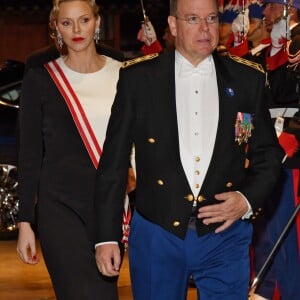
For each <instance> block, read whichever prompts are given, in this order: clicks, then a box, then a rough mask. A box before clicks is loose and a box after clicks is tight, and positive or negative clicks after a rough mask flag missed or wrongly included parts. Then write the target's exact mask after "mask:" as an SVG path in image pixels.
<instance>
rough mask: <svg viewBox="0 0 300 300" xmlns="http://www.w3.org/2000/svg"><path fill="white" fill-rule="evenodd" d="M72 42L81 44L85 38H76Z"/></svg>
mask: <svg viewBox="0 0 300 300" xmlns="http://www.w3.org/2000/svg"><path fill="white" fill-rule="evenodd" d="M72 41H73V42H81V41H83V38H82V37H75V38H72Z"/></svg>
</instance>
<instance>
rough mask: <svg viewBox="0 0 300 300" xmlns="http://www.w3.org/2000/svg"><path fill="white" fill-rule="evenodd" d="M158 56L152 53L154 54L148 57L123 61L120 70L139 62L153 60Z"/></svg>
mask: <svg viewBox="0 0 300 300" xmlns="http://www.w3.org/2000/svg"><path fill="white" fill-rule="evenodd" d="M158 55H159V54H158V53H154V54H149V55H145V56H141V57H137V58H134V59H130V60H127V61H124V62H123V64H122V67H121V68H127V67H129V66H132V65H135V64H137V63H139V62H142V61H146V60H150V59H153V58H155V57H157V56H158Z"/></svg>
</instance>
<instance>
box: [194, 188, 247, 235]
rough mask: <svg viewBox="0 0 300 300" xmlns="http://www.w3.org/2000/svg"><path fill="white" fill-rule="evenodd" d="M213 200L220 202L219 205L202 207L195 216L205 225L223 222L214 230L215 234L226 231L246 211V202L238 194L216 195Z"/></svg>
mask: <svg viewBox="0 0 300 300" xmlns="http://www.w3.org/2000/svg"><path fill="white" fill-rule="evenodd" d="M215 198H216V199H217V200H219V201H220V204H213V205H207V206H203V207H201V208H200V209H199V211H198V215H197V217H198V218H199V219H203V223H204V224H206V225H208V224H211V223H218V222H224V223H223V224H222V225H221V226H220V227H218V228H217V229H216V230H215V233H219V232H221V231H223V230H225V229H227V228H228V227H229V226H230V225H232V224H233V223H234V222H235V221H236V220H238V219H240V218H241V217H242V216H243V215H244V214H245V213H246V212H247V211H248V205H247V202H246V201H245V199H244V198H243V196H242V195H241V194H240V193H238V192H226V193H221V194H217V195H215Z"/></svg>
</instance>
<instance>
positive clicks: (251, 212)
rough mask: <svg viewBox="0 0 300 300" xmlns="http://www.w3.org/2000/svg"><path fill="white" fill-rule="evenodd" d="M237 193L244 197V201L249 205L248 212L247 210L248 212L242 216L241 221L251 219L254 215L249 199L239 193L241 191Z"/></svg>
mask: <svg viewBox="0 0 300 300" xmlns="http://www.w3.org/2000/svg"><path fill="white" fill-rule="evenodd" d="M236 192H237V193H239V194H240V195H241V196H242V197H243V199H244V200H245V201H246V203H247V205H248V210H247V212H246V213H245V214H244V215H243V216H242V218H241V219H242V220H244V219H249V218H250V217H251V216H252V215H253V210H252V207H251V205H250V203H249V201H248V199H247V198H246V197H245V195H244V194H242V193H241V192H239V191H236Z"/></svg>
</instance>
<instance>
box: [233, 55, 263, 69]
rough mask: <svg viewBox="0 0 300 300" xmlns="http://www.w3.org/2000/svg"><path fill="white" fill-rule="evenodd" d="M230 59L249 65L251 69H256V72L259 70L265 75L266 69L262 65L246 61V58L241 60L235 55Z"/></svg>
mask: <svg viewBox="0 0 300 300" xmlns="http://www.w3.org/2000/svg"><path fill="white" fill-rule="evenodd" d="M229 57H230V58H232V59H233V60H235V61H237V62H239V63H241V64H244V65H247V66H249V67H251V68H253V69H256V70H258V71H260V72H262V73H265V70H264V68H263V67H262V65H261V64H258V63H256V62H253V61H251V60H248V59H245V58H241V57H239V56H235V55H229Z"/></svg>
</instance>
